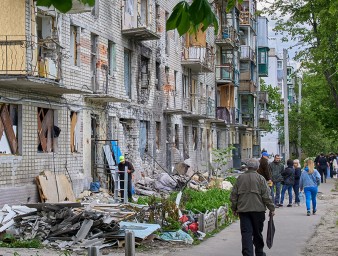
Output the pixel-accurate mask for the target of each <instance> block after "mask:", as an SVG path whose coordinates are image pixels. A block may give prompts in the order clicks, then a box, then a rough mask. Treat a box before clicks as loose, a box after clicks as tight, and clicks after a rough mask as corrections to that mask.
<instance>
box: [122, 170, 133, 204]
mask: <svg viewBox="0 0 338 256" xmlns="http://www.w3.org/2000/svg"><path fill="white" fill-rule="evenodd" d="M119 176H120V191H121V197H123V194H124V173H123V172H122V173H119ZM128 199H129V202H130V201H131V199H132V182H131V177H130V175H128Z"/></svg>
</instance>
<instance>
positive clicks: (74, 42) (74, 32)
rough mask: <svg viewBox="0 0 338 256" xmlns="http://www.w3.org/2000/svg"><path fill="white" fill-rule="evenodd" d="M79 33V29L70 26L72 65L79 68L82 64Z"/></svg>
mask: <svg viewBox="0 0 338 256" xmlns="http://www.w3.org/2000/svg"><path fill="white" fill-rule="evenodd" d="M79 31H80V29H79V27H75V26H70V63H71V65H73V66H79V62H80V58H79V52H78V45H79V42H80V38H79V34H80V33H79Z"/></svg>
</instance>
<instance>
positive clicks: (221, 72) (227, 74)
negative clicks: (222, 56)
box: [215, 64, 234, 83]
mask: <svg viewBox="0 0 338 256" xmlns="http://www.w3.org/2000/svg"><path fill="white" fill-rule="evenodd" d="M215 71H216V82H217V83H226V82H233V81H234V68H233V65H232V64H223V65H216V67H215Z"/></svg>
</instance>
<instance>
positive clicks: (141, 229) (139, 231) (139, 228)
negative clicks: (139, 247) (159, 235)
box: [120, 221, 161, 239]
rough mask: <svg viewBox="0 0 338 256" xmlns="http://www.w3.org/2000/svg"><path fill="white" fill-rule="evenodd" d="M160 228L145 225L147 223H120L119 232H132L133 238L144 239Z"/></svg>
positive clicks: (156, 225) (155, 225)
mask: <svg viewBox="0 0 338 256" xmlns="http://www.w3.org/2000/svg"><path fill="white" fill-rule="evenodd" d="M160 228H161V226H160V225H158V224H147V223H136V222H125V221H121V222H120V229H121V230H129V231H133V232H134V234H135V237H137V238H141V239H145V238H146V237H147V236H149V235H151V234H152V233H154V232H155V231H156V230H158V229H160Z"/></svg>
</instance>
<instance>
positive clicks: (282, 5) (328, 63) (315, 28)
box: [264, 0, 338, 108]
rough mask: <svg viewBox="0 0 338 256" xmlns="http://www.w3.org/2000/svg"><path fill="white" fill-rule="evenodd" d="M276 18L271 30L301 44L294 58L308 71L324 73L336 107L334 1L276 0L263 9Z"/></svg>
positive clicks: (337, 45)
mask: <svg viewBox="0 0 338 256" xmlns="http://www.w3.org/2000/svg"><path fill="white" fill-rule="evenodd" d="M267 2H268V1H267ZM264 11H265V12H266V13H268V14H270V15H271V16H272V17H273V19H276V21H277V23H276V24H277V26H276V28H275V30H276V31H277V32H279V33H281V34H283V35H285V34H288V35H289V36H290V37H289V39H288V38H287V37H286V36H285V37H284V38H283V39H284V40H286V41H287V40H292V41H296V42H298V44H297V45H301V46H302V47H303V48H302V49H301V50H299V51H298V53H297V55H296V60H298V61H300V62H301V64H302V67H304V68H305V69H306V70H309V71H310V72H311V73H314V74H318V76H317V78H318V77H320V76H322V77H324V79H325V80H324V81H325V84H324V86H327V87H328V88H329V91H330V94H331V95H332V96H331V97H332V98H333V99H334V103H335V107H336V108H338V41H337V33H338V19H337V15H338V1H332V0H303V1H289V0H276V1H274V2H272V4H271V5H269V7H267V8H266V9H265V10H264Z"/></svg>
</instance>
